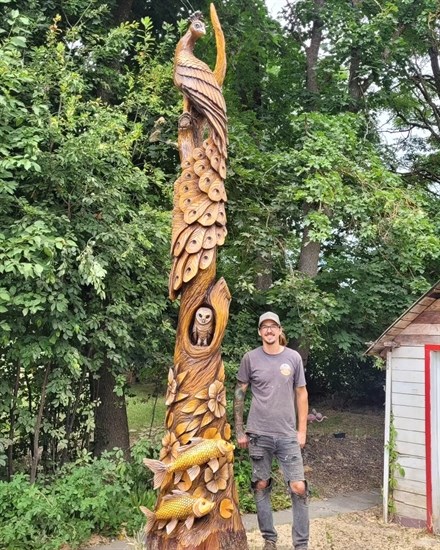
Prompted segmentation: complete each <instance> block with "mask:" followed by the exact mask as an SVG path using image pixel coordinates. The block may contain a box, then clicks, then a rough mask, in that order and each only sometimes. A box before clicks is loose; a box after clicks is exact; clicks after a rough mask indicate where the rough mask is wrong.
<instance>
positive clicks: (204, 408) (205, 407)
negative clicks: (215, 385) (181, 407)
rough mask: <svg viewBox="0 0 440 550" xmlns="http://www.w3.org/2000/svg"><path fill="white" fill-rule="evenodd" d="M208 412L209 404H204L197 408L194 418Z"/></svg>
mask: <svg viewBox="0 0 440 550" xmlns="http://www.w3.org/2000/svg"><path fill="white" fill-rule="evenodd" d="M207 410H208V403H202V404H201V405H199V406H198V407H197V409H196V410H195V411H194V416H198V415H199V414H203V413H205V412H206V411H207Z"/></svg>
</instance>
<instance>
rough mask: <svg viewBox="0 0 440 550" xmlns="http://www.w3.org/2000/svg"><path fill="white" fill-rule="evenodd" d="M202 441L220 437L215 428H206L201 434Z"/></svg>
mask: <svg viewBox="0 0 440 550" xmlns="http://www.w3.org/2000/svg"><path fill="white" fill-rule="evenodd" d="M203 437H204V439H219V438H220V437H221V436H220V434H219V433H218V430H217V428H208V429H207V430H205V432H204V434H203Z"/></svg>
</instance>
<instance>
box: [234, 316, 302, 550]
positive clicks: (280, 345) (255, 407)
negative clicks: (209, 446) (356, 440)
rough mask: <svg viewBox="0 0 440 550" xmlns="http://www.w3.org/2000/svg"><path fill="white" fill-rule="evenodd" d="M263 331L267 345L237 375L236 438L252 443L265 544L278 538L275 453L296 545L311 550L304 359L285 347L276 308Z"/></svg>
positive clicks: (255, 488) (246, 357)
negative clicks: (246, 404) (246, 413)
mask: <svg viewBox="0 0 440 550" xmlns="http://www.w3.org/2000/svg"><path fill="white" fill-rule="evenodd" d="M258 334H259V335H260V337H261V340H262V344H263V345H262V346H260V347H258V348H256V349H254V350H252V351H249V352H248V353H246V354H245V355H244V357H243V359H242V361H241V364H240V369H239V371H238V375H237V380H238V382H237V386H236V388H235V399H234V417H235V430H236V437H237V443H238V446H239V447H241V448H242V449H245V448H247V447H249V455H250V459H251V464H252V491H253V493H254V497H255V503H256V506H257V517H258V525H259V527H260V531H261V534H262V536H263V538H264V539H265V545H264V550H272V549H275V548H276V541H277V532H276V531H275V528H274V524H273V516H272V507H271V503H270V493H271V490H272V479H271V466H272V458H273V457H275V458H276V459H277V461H278V464H279V465H280V467H281V470H282V472H283V476H284V479H285V481H286V483H287V485H288V488H289V492H290V495H291V498H292V505H293V526H292V540H293V547H294V548H295V550H307V548H308V541H309V509H308V489H307V482H306V481H305V479H304V467H303V461H302V456H301V449H302V448H303V447H304V445H305V443H306V432H307V413H308V397H307V389H306V381H305V377H304V368H303V363H302V360H301V356H300V355H299V353H297V352H296V351H294V350H292V349H290V348H287V347H285V343H286V342H285V337H284V334H283V332H282V328H281V323H280V319H279V317H278V315H277V314H276V313H272V312H271V311H268V312H267V313H264V314H263V315H261V316H260V319H259V322H258ZM248 386H250V388H251V392H252V401H251V408H250V411H249V416H248V419H247V425H246V430H245V429H244V426H243V409H244V398H245V394H246V390H247V388H248ZM295 409H296V411H297V413H296V411H295ZM296 416H298V425H297V423H296Z"/></svg>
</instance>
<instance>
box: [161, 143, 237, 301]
mask: <svg viewBox="0 0 440 550" xmlns="http://www.w3.org/2000/svg"><path fill="white" fill-rule="evenodd" d="M181 166H182V173H181V175H180V176H179V178H178V179H177V180H176V182H175V184H174V211H173V229H172V240H171V253H172V255H173V266H172V269H171V274H170V281H169V294H170V298H171V299H175V298H177V296H178V294H179V292H180V289H181V287H182V285H183V284H184V283H188V282H189V281H191V279H193V278H194V277H195V276H196V275H197V273H198V271H199V270H203V269H206V268H207V267H209V265H210V264H211V262H212V261H213V259H214V256H215V249H216V246H221V245H222V244H223V243H224V242H225V237H226V234H227V231H226V211H225V203H226V201H227V197H226V191H225V185H224V180H225V178H226V159H225V157H224V155H223V154H222V153H221V152H220V151H219V149H218V147H217V145H216V144H215V143H214V141H213V138H212V137H211V136H210V137H209V138H208V139H206V140H205V141H204V142H203V145H202V147H197V148H195V149H194V150H193V151H192V155H191V157H189V158H187V159H185V160H184V161H183V162H182V164H181Z"/></svg>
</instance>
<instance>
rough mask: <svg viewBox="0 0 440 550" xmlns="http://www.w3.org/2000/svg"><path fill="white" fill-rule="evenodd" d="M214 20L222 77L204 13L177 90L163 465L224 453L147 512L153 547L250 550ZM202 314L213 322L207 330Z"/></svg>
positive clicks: (181, 61) (197, 19)
mask: <svg viewBox="0 0 440 550" xmlns="http://www.w3.org/2000/svg"><path fill="white" fill-rule="evenodd" d="M211 21H212V25H213V28H214V31H215V36H216V44H217V62H216V67H215V69H214V71H211V70H210V69H209V67H208V66H207V65H206V64H204V63H203V62H202V61H200V60H198V59H197V58H196V57H195V56H194V55H193V53H192V51H193V46H194V43H195V41H196V40H197V38H198V37H199V36H201V34H202V33H203V32H204V25H203V21H202V18H201V14H199V13H196V14H194V16H192V18H191V26H190V29H189V31H188V32H187V34H186V35H185V36H184V37H183V38H182V39H181V41H180V42H179V44H178V46H177V48H176V57H175V83H176V85H177V86H178V87H179V89H180V90H181V91H182V93H183V95H184V112H183V114H182V116H181V118H180V121H179V131H178V133H179V137H178V144H179V153H180V160H181V166H182V173H181V175H180V177H179V178H178V179H177V181H176V183H175V187H174V209H173V236H172V254H173V267H172V271H171V275H170V297H171V298H172V299H174V298H176V297H177V296H178V295H179V294H180V296H181V303H180V313H179V321H178V327H177V336H176V346H175V353H174V366H173V368H171V369H170V371H169V375H168V391H167V397H166V404H167V413H166V417H165V423H166V427H167V433H166V435H165V437H164V439H163V441H162V444H163V447H162V450H161V453H160V459H161V462H162V465H163V464H167V465H168V468H171V467H172V465H173V464H175V463H176V460H177V459H180V458H181V457H184V456H185V454H186V453H188V452H189V449H181V447H183V446H186V445H187V444H188V443H189V442H193V443H192V445H193V446H192V447H190V449H191V450H192V452H194V453H197V452H198V449H202V448H205V447H204V446H206V445H211V446H214V447H216V446H218V449H220V450H221V452H218V453H217V447H216V449H215V451H216V452H213V454H211V455H210V454H207V455H206V459H203V460H202V459H201V460H199V461H198V462H197V461H196V465H195V469H194V467H189V466H188V467H187V468H186V469H185V468H181V469H180V470H175V471H174V472H172V473H171V474H170V473H167V475H166V477H165V480H164V481H163V482H159V485H158V486H160V492H159V495H158V500H157V503H156V508H155V512H151V511H149V510H146V509H144V510H143V511H144V512H145V513H146V515H147V518H148V523H147V527H146V529H147V547H148V548H149V549H150V550H152V549H157V550H159V549H160V550H165V549H170V550H180V549H184V548H191V549H197V550H208V549H209V550H214V549H225V550H226V549H230V548H236V549H238V550H241V549H245V548H247V541H246V533H245V531H244V528H243V525H242V521H241V517H240V513H239V509H238V495H237V490H236V487H235V482H234V478H233V453H232V449H233V446H232V445H231V444H230V443H229V440H230V437H231V429H230V426H229V424H228V423H227V420H226V411H225V405H226V396H225V386H224V378H225V373H224V366H223V362H222V358H221V351H220V346H221V343H222V340H223V337H224V333H225V330H226V325H227V322H228V315H229V303H230V299H231V296H230V293H229V290H228V287H227V284H226V281H225V280H224V279H223V278H221V279H219V280H218V281H217V282H216V280H215V279H216V253H217V246H220V245H221V244H223V242H224V239H225V236H226V227H225V224H226V216H225V209H224V204H225V202H226V194H225V190H224V179H225V177H226V157H227V150H226V145H227V131H226V109H225V105H224V99H223V96H222V94H221V86H222V84H223V79H224V76H225V72H226V57H225V44H224V38H223V32H222V30H221V27H220V23H219V21H218V18H217V14H216V11H215V8H214V6H213V5H212V4H211ZM206 132H207V133H208V136H207V138H206V139H204V138H205V137H206V136H205V133H206ZM202 314H203V315H202ZM203 316H204V317H205V318H207V319H209V322H208V323H207V324H205V325H204V324H202V323H203V322H204V320H203ZM199 317H200V319H199ZM211 448H212V447H211ZM145 462H146V464H147V465H148V466H150V467H151V468H152V469H153V466H152V465H151V464H152V463H155V462H157V461H152V460H146V461H145ZM159 466H160V465H159ZM185 499H186V500H185ZM197 499H202V500H204V501H205V502H206V501H207V502H208V508H209V511H208V513H203V514H202V513H200V514H197V513H193V510H192V509H190V510H189V511H187V512H184V511H182V509H183V508H184V500H185V502H190V503H191V502H195V501H196V500H197ZM173 506H174V508H173ZM194 506H195V507H196V506H197V503H196V504H194ZM167 507H168V508H167ZM168 509H172V510H173V511H172V512H169V513H168V512H167V510H168ZM177 509H179V510H180V511H179V512H177ZM194 509H195V508H194ZM179 514H180V515H179Z"/></svg>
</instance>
